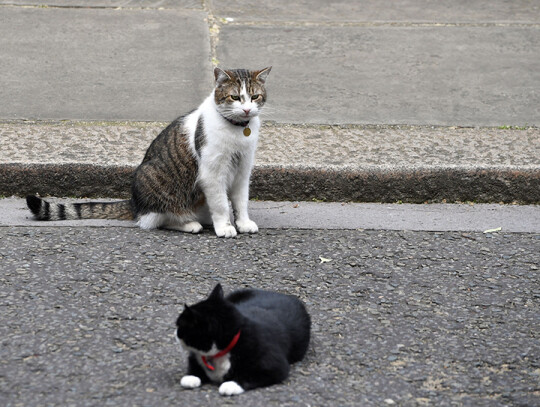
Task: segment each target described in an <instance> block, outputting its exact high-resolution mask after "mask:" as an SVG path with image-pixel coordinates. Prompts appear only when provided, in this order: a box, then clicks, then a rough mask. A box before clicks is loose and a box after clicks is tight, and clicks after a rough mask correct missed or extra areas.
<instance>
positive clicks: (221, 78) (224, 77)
mask: <svg viewBox="0 0 540 407" xmlns="http://www.w3.org/2000/svg"><path fill="white" fill-rule="evenodd" d="M214 79H215V80H216V86H219V85H221V84H222V83H223V82H225V81H230V80H231V79H232V78H231V77H230V75H229V74H228V73H227V72H226V71H224V70H223V69H221V68H218V67H215V68H214Z"/></svg>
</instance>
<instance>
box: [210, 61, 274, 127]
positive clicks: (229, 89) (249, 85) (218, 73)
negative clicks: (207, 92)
mask: <svg viewBox="0 0 540 407" xmlns="http://www.w3.org/2000/svg"><path fill="white" fill-rule="evenodd" d="M271 69H272V67H268V68H264V69H261V70H260V71H249V70H247V69H227V70H225V69H221V68H215V69H214V77H215V80H216V89H215V91H214V100H215V102H216V106H217V109H218V111H219V112H220V113H221V114H222V115H223V116H224V117H225V118H227V119H229V120H232V121H235V122H245V121H249V120H250V119H251V118H253V117H255V116H258V115H259V112H260V110H261V108H262V107H263V105H264V103H265V102H266V88H265V86H264V84H265V82H266V78H267V77H268V74H269V73H270V70H271Z"/></svg>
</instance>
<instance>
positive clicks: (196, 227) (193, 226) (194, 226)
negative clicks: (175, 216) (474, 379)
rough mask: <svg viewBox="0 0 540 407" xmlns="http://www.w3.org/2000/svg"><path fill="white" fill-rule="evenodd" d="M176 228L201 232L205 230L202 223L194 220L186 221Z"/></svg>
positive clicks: (182, 230)
mask: <svg viewBox="0 0 540 407" xmlns="http://www.w3.org/2000/svg"><path fill="white" fill-rule="evenodd" d="M175 229H176V230H180V231H181V232H186V233H201V232H202V230H203V225H201V224H200V223H199V222H195V221H193V222H188V223H184V224H183V225H181V226H177V227H175Z"/></svg>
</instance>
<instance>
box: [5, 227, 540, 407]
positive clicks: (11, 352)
mask: <svg viewBox="0 0 540 407" xmlns="http://www.w3.org/2000/svg"><path fill="white" fill-rule="evenodd" d="M539 252H540V235H539V234H538V233H536V234H526V233H505V232H498V233H487V234H485V233H482V232H468V233H463V232H411V231H381V230H376V231H358V230H320V229H318V230H298V229H296V230H295V229H290V230H276V229H266V230H262V231H261V233H260V234H257V235H252V236H245V235H242V236H240V237H238V238H237V239H230V240H223V239H218V238H216V237H215V236H213V234H212V233H206V232H205V233H203V234H201V235H197V236H193V235H188V234H182V233H177V232H169V231H151V232H149V231H143V230H138V229H127V228H112V227H99V228H97V227H94V228H90V227H76V228H74V227H64V228H58V227H39V228H35V227H0V269H1V270H2V272H1V275H0V309H1V310H2V312H0V338H1V339H0V344H1V346H0V404H2V405H3V406H18V405H24V406H38V405H39V406H43V405H50V406H53V405H62V406H67V405H74V406H87V405H88V406H109V405H110V406H179V405H182V406H208V405H243V406H253V407H263V406H338V405H339V406H366V407H370V406H378V407H380V406H391V405H396V406H431V405H433V406H475V407H478V406H493V407H495V406H496V407H499V406H501V407H502V406H534V405H538V404H539V403H540V395H539V390H540V389H539V384H538V383H539V380H538V376H539V373H540V372H539V369H540V365H539V363H540V360H539V355H540V345H539V341H538V337H539V334H540V332H539V329H538V315H539V312H540V309H539V301H538V297H539V295H540V285H539V280H538V267H539V265H538V253H539ZM321 258H322V259H324V261H322V260H321ZM217 282H220V283H222V284H223V285H224V287H225V289H226V290H227V291H229V290H232V289H235V288H239V287H244V286H254V287H260V288H266V289H272V290H278V291H281V292H286V293H290V294H295V295H298V296H299V297H300V298H301V299H302V300H303V301H305V303H306V305H307V307H308V310H309V312H310V314H311V316H312V319H313V329H312V341H311V346H310V349H309V351H308V354H307V357H306V358H305V360H304V361H302V362H300V363H298V364H296V365H294V367H293V369H292V370H291V375H290V377H289V378H288V379H287V380H286V381H285V382H284V383H283V384H280V385H276V386H272V387H269V388H266V389H259V390H253V391H250V392H247V393H245V394H243V395H240V396H238V397H237V398H235V399H233V400H224V399H223V398H222V397H221V396H219V394H218V392H217V387H216V386H211V385H208V386H204V387H203V388H201V389H197V390H193V391H188V390H183V389H181V387H180V386H179V380H180V378H181V377H182V375H183V374H184V372H185V369H186V355H185V353H184V352H183V351H181V350H180V349H179V347H178V345H177V344H176V343H175V341H174V339H173V331H174V321H175V318H176V317H177V314H178V313H179V311H180V310H181V309H182V307H183V304H184V303H185V302H187V303H193V302H195V301H198V300H200V299H201V298H203V297H204V296H206V295H207V293H208V292H209V291H210V289H211V288H212V287H213V286H214V285H215V284H216V283H217Z"/></svg>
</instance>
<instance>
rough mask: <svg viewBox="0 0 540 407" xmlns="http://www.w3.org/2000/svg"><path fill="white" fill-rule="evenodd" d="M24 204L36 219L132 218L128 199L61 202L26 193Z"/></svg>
mask: <svg viewBox="0 0 540 407" xmlns="http://www.w3.org/2000/svg"><path fill="white" fill-rule="evenodd" d="M26 204H27V205H28V208H30V210H31V211H32V213H33V214H34V216H35V218H36V219H37V220H78V219H122V220H132V219H134V216H133V211H132V209H131V204H130V201H129V200H127V201H117V202H83V203H68V204H62V203H51V202H47V201H45V200H43V199H41V198H39V197H37V196H34V195H28V196H27V197H26Z"/></svg>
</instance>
